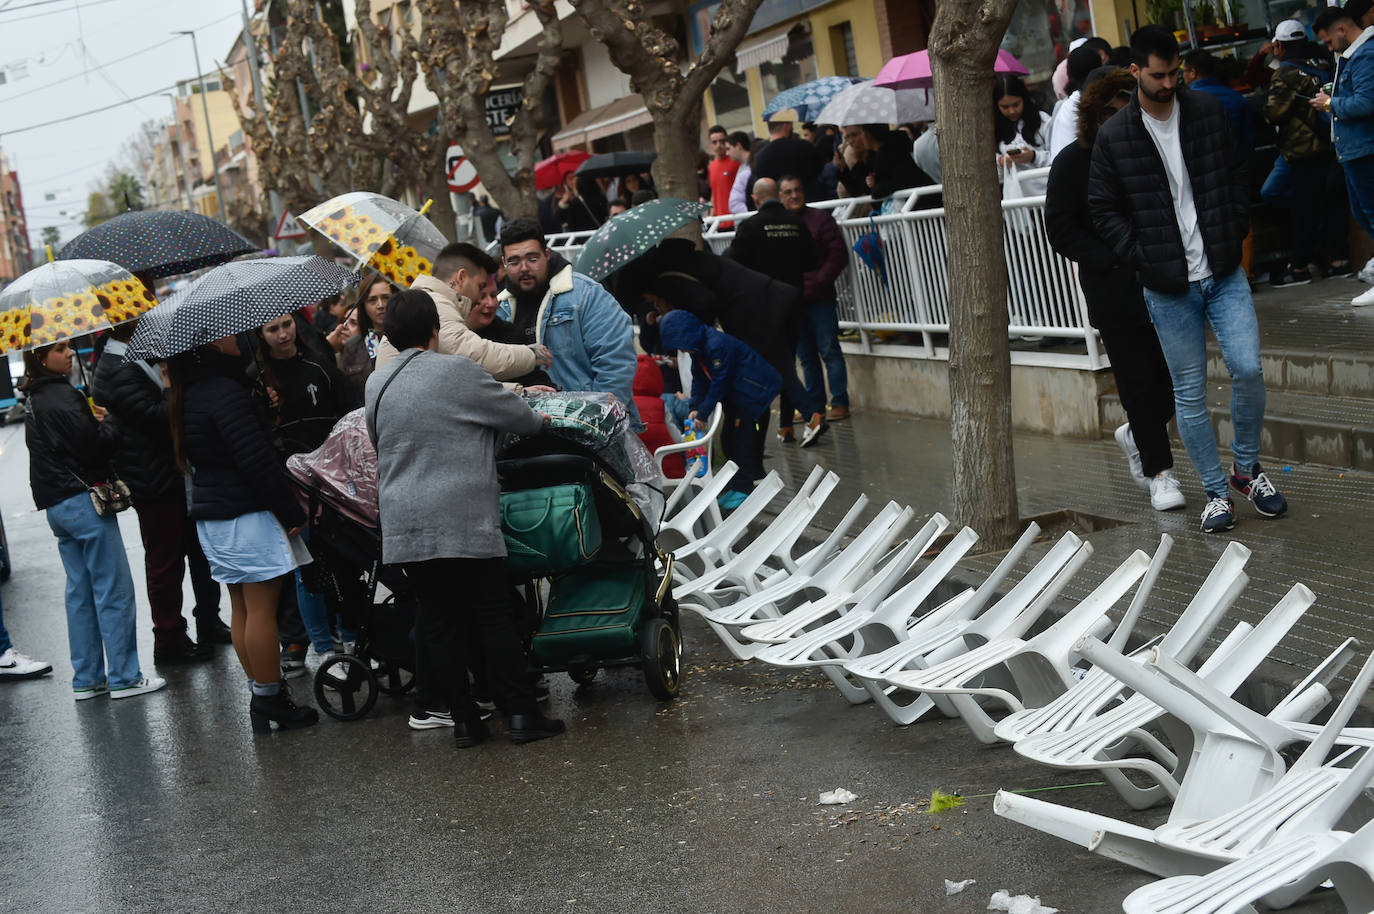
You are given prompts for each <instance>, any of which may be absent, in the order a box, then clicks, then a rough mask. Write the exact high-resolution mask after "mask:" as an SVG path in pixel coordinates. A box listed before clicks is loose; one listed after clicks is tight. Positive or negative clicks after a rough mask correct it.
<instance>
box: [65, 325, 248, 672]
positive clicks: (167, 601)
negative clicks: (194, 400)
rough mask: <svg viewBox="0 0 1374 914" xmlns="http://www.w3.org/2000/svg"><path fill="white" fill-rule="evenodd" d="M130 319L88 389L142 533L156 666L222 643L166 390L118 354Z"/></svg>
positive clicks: (152, 371)
mask: <svg viewBox="0 0 1374 914" xmlns="http://www.w3.org/2000/svg"><path fill="white" fill-rule="evenodd" d="M135 324H136V322H135V321H130V322H129V323H126V324H121V325H119V326H118V327H115V328H114V329H113V330H112V331H111V332H110V339H109V340H108V341H107V343H106V345H105V351H104V352H103V353H102V354H101V356H100V361H99V362H97V363H96V367H95V378H94V381H93V384H92V395H93V398H94V399H95V402H96V403H97V404H98V405H100V406H103V407H105V409H106V410H108V411H109V417H108V418H107V419H106V421H107V422H111V423H113V424H114V425H115V427H116V428H118V430H119V432H120V444H119V449H118V450H117V451H116V452H115V456H114V459H113V463H114V467H115V471H116V472H117V473H118V474H119V477H120V478H121V479H123V480H124V482H125V483H127V484H128V486H129V491H130V492H131V493H132V494H133V499H134V511H135V512H136V513H137V514H138V529H139V533H140V535H141V536H142V538H143V568H144V574H145V575H146V578H147V582H148V603H149V606H150V607H151V610H152V616H153V656H154V659H155V660H156V661H157V663H158V665H159V666H165V665H167V664H169V663H186V662H190V661H195V660H205V659H208V658H209V657H210V656H211V650H210V645H211V644H228V643H229V640H230V638H229V626H227V625H225V624H224V623H223V622H222V621H220V617H219V599H220V586H219V584H217V583H215V581H214V580H213V579H212V578H211V577H210V566H209V564H208V563H207V562H206V561H205V554H204V553H203V552H201V549H200V540H199V539H198V538H197V537H196V528H195V525H194V524H193V523H192V522H191V519H190V517H189V516H187V513H186V482H185V477H184V476H183V475H182V473H181V471H180V470H178V469H177V466H176V460H175V458H174V457H173V455H172V431H171V426H170V425H169V424H168V421H167V396H166V393H165V392H164V390H163V387H162V381H161V377H160V374H159V371H158V369H157V368H153V367H150V366H149V365H148V364H147V363H146V362H142V361H138V360H126V359H125V354H126V352H127V350H128V347H127V345H126V344H127V343H128V340H129V337H130V336H132V335H133V331H134V326H135ZM188 563H189V564H190V566H191V588H192V590H193V591H194V593H195V598H196V605H195V609H194V611H193V612H194V615H195V619H196V637H197V639H198V640H199V642H200V643H199V644H197V643H196V642H194V641H192V640H191V639H190V638H189V637H188V636H187V633H186V620H185V619H184V618H183V617H182V614H181V600H182V589H181V581H182V576H183V574H184V573H185V570H186V565H187V564H188Z"/></svg>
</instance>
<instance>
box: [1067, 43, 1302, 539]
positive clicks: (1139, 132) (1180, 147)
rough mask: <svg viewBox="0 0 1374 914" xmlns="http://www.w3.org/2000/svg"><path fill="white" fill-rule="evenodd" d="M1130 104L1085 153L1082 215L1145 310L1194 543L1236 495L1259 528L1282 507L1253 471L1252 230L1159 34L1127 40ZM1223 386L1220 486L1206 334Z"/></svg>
mask: <svg viewBox="0 0 1374 914" xmlns="http://www.w3.org/2000/svg"><path fill="white" fill-rule="evenodd" d="M1131 75H1132V76H1134V77H1135V78H1136V93H1135V97H1134V98H1132V99H1131V101H1130V103H1129V104H1127V105H1126V107H1125V108H1123V109H1122V110H1121V111H1120V112H1119V113H1118V114H1116V115H1115V116H1113V117H1112V118H1111V119H1110V120H1108V121H1107V122H1106V123H1105V124H1104V125H1103V126H1102V129H1101V130H1100V131H1099V132H1098V134H1097V140H1096V141H1095V142H1094V144H1093V153H1092V166H1091V169H1090V171H1089V174H1088V209H1089V212H1090V213H1091V215H1092V220H1093V223H1094V225H1096V227H1097V230H1098V232H1099V233H1100V234H1101V236H1102V238H1103V240H1104V241H1106V242H1107V243H1108V244H1109V245H1111V247H1112V248H1113V249H1114V250H1115V251H1116V254H1117V256H1118V257H1119V258H1120V259H1121V262H1122V264H1123V265H1127V266H1129V267H1130V268H1132V269H1134V270H1135V273H1136V277H1137V279H1139V281H1140V284H1141V285H1142V286H1144V287H1145V304H1146V306H1147V307H1148V308H1149V311H1150V319H1151V321H1152V322H1153V323H1154V325H1155V331H1156V333H1157V334H1158V335H1159V343H1160V347H1161V348H1162V349H1163V350H1164V359H1165V361H1166V362H1167V363H1168V365H1169V374H1170V375H1171V376H1172V378H1173V382H1174V407H1175V414H1176V417H1177V419H1178V431H1179V437H1180V438H1182V439H1183V445H1184V447H1185V448H1187V450H1188V457H1189V458H1190V459H1191V460H1192V461H1193V466H1194V467H1195V468H1196V469H1197V472H1198V476H1200V477H1201V478H1202V485H1203V489H1204V490H1205V491H1206V493H1207V502H1206V505H1205V507H1204V508H1203V510H1202V532H1203V533H1218V532H1222V531H1225V530H1230V529H1231V528H1232V527H1234V526H1235V523H1236V516H1235V508H1234V507H1233V506H1232V503H1231V498H1230V496H1229V495H1228V494H1227V493H1228V485H1229V488H1231V489H1235V490H1236V491H1237V492H1238V493H1240V494H1241V495H1244V496H1245V497H1246V498H1248V499H1249V500H1250V501H1251V503H1253V504H1254V506H1255V509H1256V510H1257V511H1258V512H1259V513H1260V514H1261V515H1262V516H1264V517H1278V516H1279V515H1281V514H1283V513H1284V512H1285V511H1287V510H1288V503H1287V502H1286V501H1285V500H1284V497H1283V496H1282V495H1281V494H1279V491H1278V489H1276V488H1275V487H1274V484H1273V483H1272V482H1270V481H1269V478H1268V477H1267V476H1266V475H1265V473H1264V470H1263V469H1262V468H1261V467H1260V463H1259V445H1260V429H1261V426H1262V425H1263V424H1264V405H1265V390H1264V373H1263V371H1262V369H1261V365H1260V353H1259V322H1258V321H1257V320H1256V318H1255V303H1254V301H1253V300H1252V299H1251V298H1250V285H1249V283H1248V282H1247V281H1246V278H1245V269H1244V268H1243V267H1242V266H1241V244H1242V242H1243V240H1244V238H1245V234H1246V230H1247V229H1248V225H1249V209H1248V206H1247V203H1248V195H1247V193H1246V188H1245V187H1244V185H1243V183H1242V176H1243V174H1244V169H1243V168H1242V163H1241V162H1240V160H1239V156H1238V154H1237V149H1236V143H1235V140H1234V134H1233V133H1232V131H1231V125H1230V122H1229V121H1228V119H1227V117H1226V109H1225V108H1224V107H1223V106H1222V104H1221V102H1219V101H1217V100H1216V99H1215V98H1213V97H1212V96H1210V95H1207V94H1206V93H1203V92H1190V91H1188V90H1187V89H1183V88H1180V87H1179V84H1178V83H1179V64H1178V41H1177V39H1175V38H1174V35H1173V33H1172V32H1170V31H1169V30H1167V29H1165V28H1164V27H1163V26H1158V25H1147V26H1143V27H1141V28H1139V29H1137V30H1136V32H1135V34H1134V35H1132V36H1131ZM1208 326H1210V327H1211V328H1212V333H1213V335H1215V336H1216V339H1217V343H1218V344H1219V345H1220V346H1221V352H1222V356H1223V358H1224V360H1225V362H1226V368H1227V371H1228V372H1229V373H1230V375H1231V422H1232V427H1233V428H1234V429H1235V436H1234V441H1233V442H1232V445H1231V454H1232V458H1233V460H1232V464H1231V472H1230V474H1229V476H1228V474H1227V472H1226V470H1225V469H1223V467H1222V464H1221V456H1220V454H1219V452H1218V450H1217V438H1216V432H1215V431H1214V430H1213V428H1212V418H1211V415H1210V414H1209V412H1208V409H1207V327H1208Z"/></svg>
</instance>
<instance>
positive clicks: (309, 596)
mask: <svg viewBox="0 0 1374 914" xmlns="http://www.w3.org/2000/svg"><path fill="white" fill-rule="evenodd" d="M301 539H303V540H305V541H306V542H310V531H309V530H302V531H301ZM296 606H297V608H298V609H300V611H301V622H303V623H304V624H305V631H306V634H308V635H309V636H310V643H311V644H313V645H314V646H315V653H317V654H319V655H320V656H321V657H323V656H324V655H325V654H327V653H329V652H330V651H332V650H333V649H334V630H333V628H332V627H331V626H330V624H329V617H330V612H329V604H328V603H326V602H325V599H324V597H323V596H321V595H320V594H317V593H315V592H314V591H311V590H306V588H305V582H304V581H302V580H301V570H300V569H299V568H297V569H296ZM339 634H340V636H341V637H345V638H347V633H345V632H342V631H341V632H340V633H339ZM355 637H356V633H355ZM347 640H352V639H351V638H347Z"/></svg>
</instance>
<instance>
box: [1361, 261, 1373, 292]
mask: <svg viewBox="0 0 1374 914" xmlns="http://www.w3.org/2000/svg"><path fill="white" fill-rule="evenodd" d="M1359 277H1360V279H1362V280H1363V281H1365V282H1367V283H1369V284H1370V285H1374V257H1371V258H1369V260H1368V262H1366V263H1365V265H1364V266H1363V267H1361V268H1360V272H1359Z"/></svg>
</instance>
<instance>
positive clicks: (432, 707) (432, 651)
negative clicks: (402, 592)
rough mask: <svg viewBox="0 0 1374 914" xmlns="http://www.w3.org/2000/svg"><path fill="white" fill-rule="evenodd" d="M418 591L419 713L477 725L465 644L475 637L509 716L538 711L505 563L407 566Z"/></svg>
mask: <svg viewBox="0 0 1374 914" xmlns="http://www.w3.org/2000/svg"><path fill="white" fill-rule="evenodd" d="M405 573H406V580H407V581H408V582H409V583H410V586H411V589H412V590H413V591H414V593H415V602H416V608H415V694H414V699H413V706H414V708H415V710H416V711H441V710H444V709H446V708H447V709H448V710H450V711H451V712H452V713H453V717H454V719H455V720H461V719H464V718H469V719H474V718H475V716H476V714H477V705H476V704H475V703H474V702H473V699H472V692H471V689H470V688H469V686H468V671H467V659H468V653H467V650H466V647H465V642H466V640H467V639H468V638H475V639H476V640H477V641H478V642H480V644H481V652H482V654H483V656H484V657H485V660H486V667H487V669H486V673H487V683H488V685H489V687H490V688H491V691H492V699H493V700H494V701H495V702H496V705H497V707H499V708H500V709H501V710H502V711H503V712H505V713H506V714H530V713H533V712H534V710H535V707H536V706H535V701H534V692H533V688H532V684H531V681H530V679H529V677H527V676H525V675H523V672H524V669H525V657H524V653H523V652H522V651H521V649H520V636H519V634H518V632H517V630H516V626H515V620H514V618H513V617H512V615H511V610H510V596H509V591H508V589H507V587H506V571H505V560H504V559H499V558H494V559H431V560H430V561H428V562H413V563H409V564H407V565H406V566H405Z"/></svg>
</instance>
